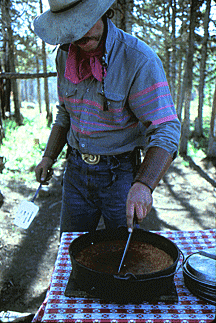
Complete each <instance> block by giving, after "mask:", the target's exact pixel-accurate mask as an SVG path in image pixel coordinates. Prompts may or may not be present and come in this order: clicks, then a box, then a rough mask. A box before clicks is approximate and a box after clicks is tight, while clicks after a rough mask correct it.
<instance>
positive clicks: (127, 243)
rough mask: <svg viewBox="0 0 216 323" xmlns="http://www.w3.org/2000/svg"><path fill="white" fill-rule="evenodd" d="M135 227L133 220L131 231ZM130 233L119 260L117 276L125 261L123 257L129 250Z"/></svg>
mask: <svg viewBox="0 0 216 323" xmlns="http://www.w3.org/2000/svg"><path fill="white" fill-rule="evenodd" d="M135 226H136V220H135V219H134V221H133V229H134V228H135ZM132 233H133V231H131V232H130V233H129V235H128V239H127V242H126V245H125V248H124V252H123V256H122V259H121V262H120V265H119V269H118V274H119V273H120V271H121V267H122V265H123V262H124V259H125V256H126V253H127V251H128V248H129V244H130V240H131V237H132Z"/></svg>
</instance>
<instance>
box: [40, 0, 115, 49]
mask: <svg viewBox="0 0 216 323" xmlns="http://www.w3.org/2000/svg"><path fill="white" fill-rule="evenodd" d="M48 1H49V5H50V10H48V11H46V12H44V13H42V14H41V15H40V16H38V17H36V18H35V20H34V31H35V33H36V34H37V35H38V36H39V37H40V38H41V39H42V40H44V41H45V42H46V43H48V44H50V45H58V44H60V45H61V44H66V43H72V42H74V41H76V40H78V39H80V38H82V37H83V36H84V35H85V34H86V33H87V32H88V31H89V30H90V29H91V28H92V27H93V26H94V25H95V24H96V22H97V21H98V20H99V19H100V18H101V17H102V16H103V15H104V13H105V12H106V11H107V10H108V9H109V8H110V7H111V6H112V4H113V3H114V2H115V0H48Z"/></svg>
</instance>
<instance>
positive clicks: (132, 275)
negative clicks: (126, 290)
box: [113, 273, 137, 280]
mask: <svg viewBox="0 0 216 323" xmlns="http://www.w3.org/2000/svg"><path fill="white" fill-rule="evenodd" d="M113 277H114V278H115V279H119V280H129V279H135V280H137V277H136V276H135V275H134V274H132V273H127V274H125V275H124V276H123V275H122V276H120V275H119V276H117V275H113Z"/></svg>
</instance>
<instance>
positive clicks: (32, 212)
mask: <svg viewBox="0 0 216 323" xmlns="http://www.w3.org/2000/svg"><path fill="white" fill-rule="evenodd" d="M41 187H42V184H40V185H39V187H38V189H37V191H36V193H35V195H34V197H33V199H32V200H31V201H30V202H29V201H25V200H24V201H22V202H21V204H20V205H19V208H18V210H17V213H16V216H15V219H14V224H15V225H17V226H18V227H20V228H23V229H27V228H28V227H29V225H30V224H31V222H32V221H33V220H34V218H35V216H36V215H37V213H38V211H39V206H37V205H35V204H34V200H35V199H36V197H37V195H38V193H39V191H40V189H41Z"/></svg>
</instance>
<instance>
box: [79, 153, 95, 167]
mask: <svg viewBox="0 0 216 323" xmlns="http://www.w3.org/2000/svg"><path fill="white" fill-rule="evenodd" d="M81 157H82V160H83V161H84V162H85V163H86V164H89V165H97V164H98V163H99V161H100V155H91V154H81Z"/></svg>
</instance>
